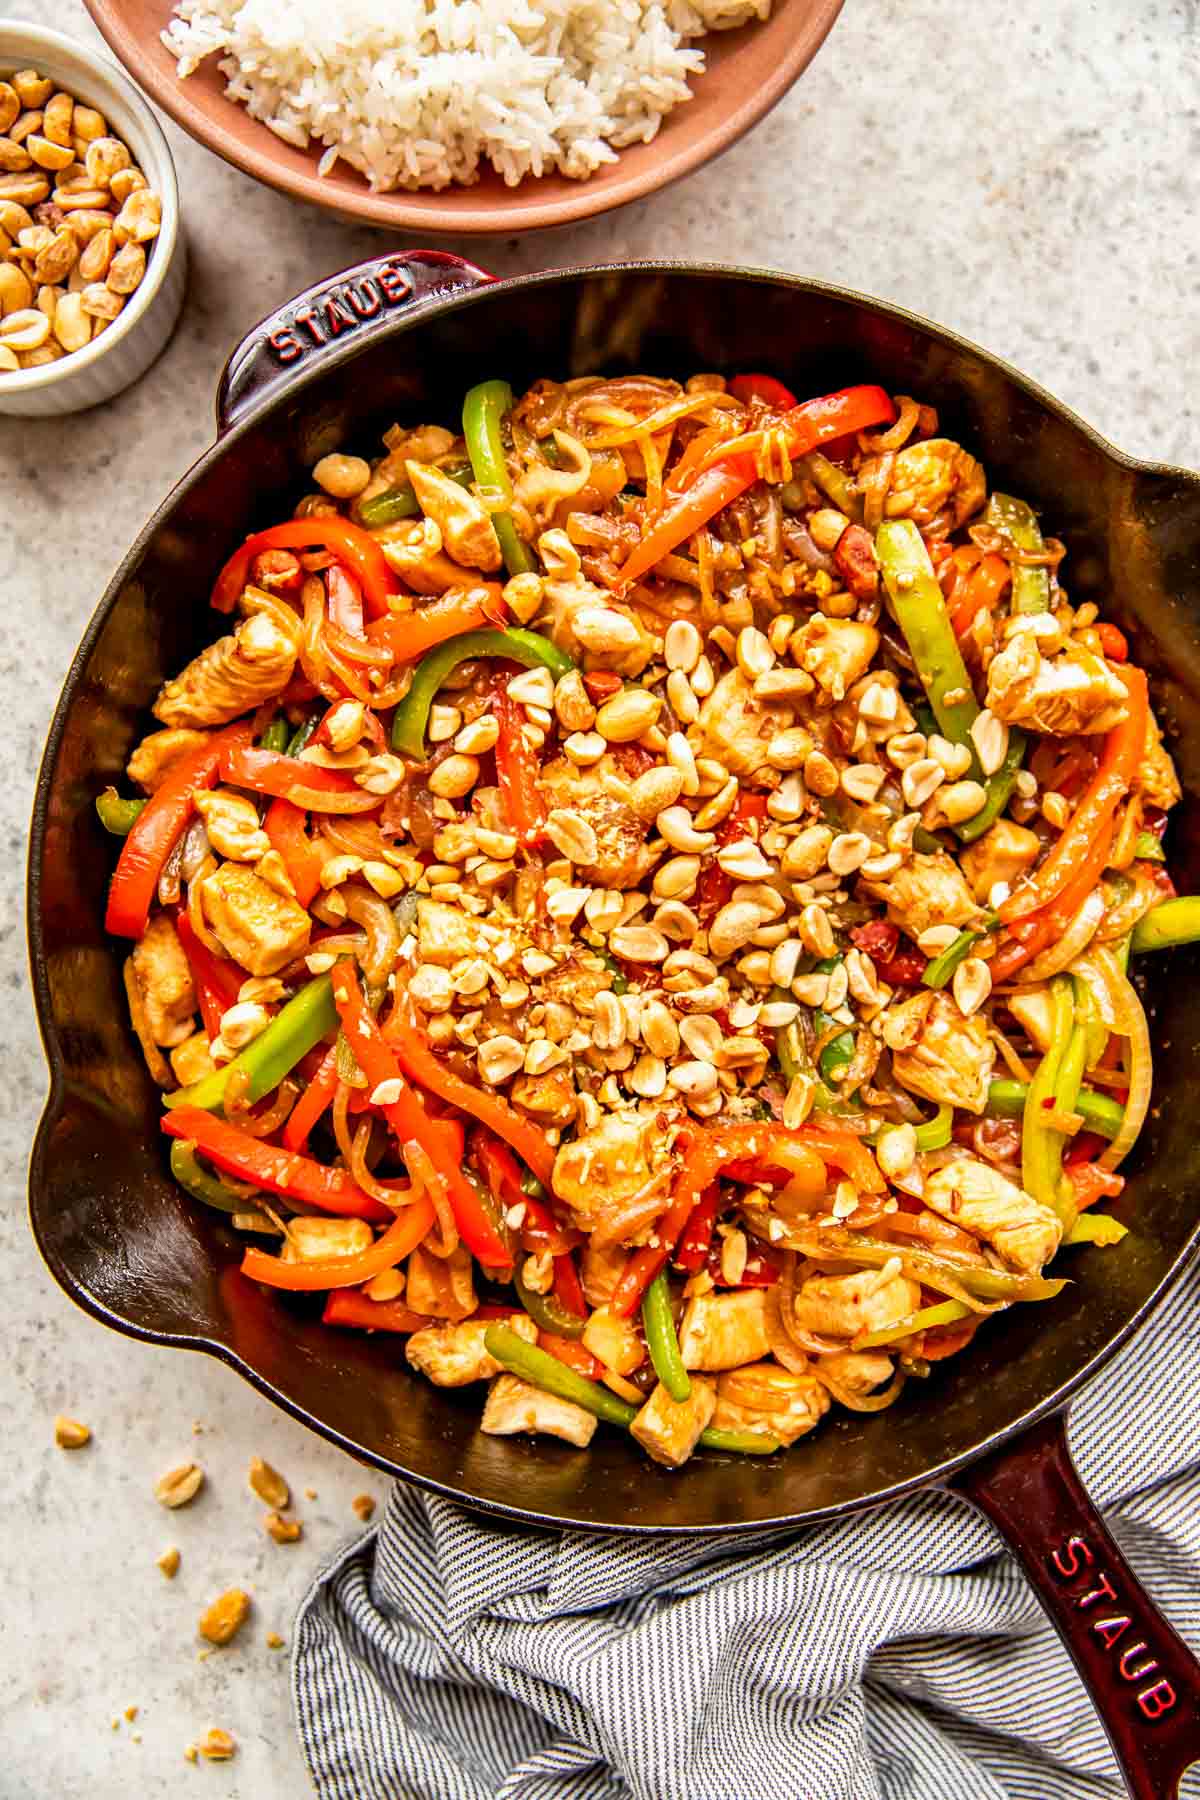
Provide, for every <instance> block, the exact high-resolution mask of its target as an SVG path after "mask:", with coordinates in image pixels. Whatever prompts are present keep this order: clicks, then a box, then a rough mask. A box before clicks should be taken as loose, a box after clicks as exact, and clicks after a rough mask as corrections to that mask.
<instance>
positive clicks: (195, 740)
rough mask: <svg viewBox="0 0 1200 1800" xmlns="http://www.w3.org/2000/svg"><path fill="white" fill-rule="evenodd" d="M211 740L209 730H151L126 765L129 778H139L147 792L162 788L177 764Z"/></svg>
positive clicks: (138, 782)
mask: <svg viewBox="0 0 1200 1800" xmlns="http://www.w3.org/2000/svg"><path fill="white" fill-rule="evenodd" d="M207 740H208V733H207V732H206V731H189V730H183V729H177V730H174V731H170V730H168V731H152V732H151V733H150V735H149V737H144V738H143V739H142V741H141V743H140V744H139V745H138V747H137V749H136V750H135V751H134V753H133V755H132V756H131V757H130V759H129V761H128V763H127V764H126V766H125V773H126V774H127V775H128V777H129V779H130V781H136V782H137V784H138V786H139V787H140V788H144V789H145V791H146V793H148V794H153V793H154V792H155V791H156V790H157V789H158V788H160V787H161V786H162V784H163V782H164V781H165V780H166V778H167V776H168V775H169V774H170V773H171V770H172V769H173V768H174V767H175V764H176V763H177V762H179V761H181V760H182V758H183V757H185V756H190V755H191V753H192V751H193V750H199V748H200V746H201V744H203V743H206V742H207Z"/></svg>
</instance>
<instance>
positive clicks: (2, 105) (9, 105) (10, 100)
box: [0, 81, 21, 132]
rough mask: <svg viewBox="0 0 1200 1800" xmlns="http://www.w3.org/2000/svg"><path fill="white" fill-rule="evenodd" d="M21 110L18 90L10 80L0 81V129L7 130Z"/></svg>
mask: <svg viewBox="0 0 1200 1800" xmlns="http://www.w3.org/2000/svg"><path fill="white" fill-rule="evenodd" d="M20 110H21V102H20V99H19V98H18V95H17V90H16V88H15V87H13V85H12V83H11V82H10V81H0V131H5V132H6V131H7V130H8V128H9V126H10V125H11V124H12V122H13V120H14V119H15V118H16V116H17V114H18V113H19V112H20Z"/></svg>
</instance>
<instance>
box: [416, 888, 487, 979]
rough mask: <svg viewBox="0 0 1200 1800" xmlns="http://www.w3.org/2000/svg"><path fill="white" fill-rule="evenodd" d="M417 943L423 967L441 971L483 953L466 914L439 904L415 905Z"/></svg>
mask: <svg viewBox="0 0 1200 1800" xmlns="http://www.w3.org/2000/svg"><path fill="white" fill-rule="evenodd" d="M417 943H418V947H419V950H420V957H421V961H422V962H423V963H440V965H441V966H442V968H444V969H449V968H451V967H452V966H453V964H454V963H456V962H463V961H464V960H465V959H466V958H467V957H469V956H479V955H480V954H481V953H482V952H483V951H484V950H485V949H486V945H485V944H484V941H483V939H482V938H481V937H480V935H479V932H478V930H477V929H476V926H475V921H474V920H473V919H472V918H471V916H470V914H469V913H465V912H460V910H459V908H458V907H457V906H448V905H447V904H446V903H445V902H444V901H442V900H418V901H417Z"/></svg>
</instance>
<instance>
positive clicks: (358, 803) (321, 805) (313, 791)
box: [286, 696, 383, 813]
mask: <svg viewBox="0 0 1200 1800" xmlns="http://www.w3.org/2000/svg"><path fill="white" fill-rule="evenodd" d="M340 697H341V696H339V698H340ZM286 798H287V799H289V800H290V801H291V803H292V805H293V806H298V807H299V808H300V810H301V812H318V813H367V812H378V811H379V808H380V807H381V806H382V805H383V802H382V800H381V799H380V798H379V795H378V794H367V793H364V792H362V791H361V790H360V791H359V792H358V793H354V794H352V793H351V792H350V791H349V789H344V790H343V791H341V792H339V793H335V792H334V791H333V790H332V789H327V788H306V787H300V786H296V787H293V788H289V789H288V791H287V796H286Z"/></svg>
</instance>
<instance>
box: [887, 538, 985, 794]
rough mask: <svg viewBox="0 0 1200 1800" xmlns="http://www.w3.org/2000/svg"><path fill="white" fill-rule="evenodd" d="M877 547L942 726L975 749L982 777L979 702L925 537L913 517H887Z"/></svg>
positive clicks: (974, 765) (974, 767)
mask: <svg viewBox="0 0 1200 1800" xmlns="http://www.w3.org/2000/svg"><path fill="white" fill-rule="evenodd" d="M875 552H876V555H877V556H878V558H879V566H880V569H881V571H882V573H883V579H884V584H885V586H886V587H887V591H888V598H889V599H890V600H891V603H892V610H893V612H894V613H895V615H896V623H897V624H898V625H899V627H900V630H901V631H902V632H903V634H904V641H905V643H906V644H907V645H908V648H909V650H910V652H911V653H912V659H913V663H914V664H915V666H916V671H917V676H918V679H919V680H920V683H921V686H922V687H923V688H924V689H925V692H926V694H927V695H928V696H929V704H930V706H931V707H932V708H933V716H934V718H935V719H936V720H937V726H938V730H939V731H940V732H941V734H942V736H943V737H944V738H947V739H948V740H949V741H950V743H952V744H963V745H965V747H966V748H967V749H968V750H969V751H970V752H971V768H970V771H969V773H970V774H971V775H973V776H974V778H975V779H976V780H979V778H980V775H981V774H982V771H981V769H980V767H979V757H978V755H977V753H976V750H975V745H974V742H973V741H972V738H971V727H972V725H973V724H974V723H975V720H976V719H977V718H978V717H979V705H978V703H977V701H976V699H975V694H974V690H973V689H972V687H971V677H970V676H969V675H968V673H967V665H966V663H965V662H964V661H963V659H962V651H961V650H960V649H959V647H958V639H957V638H956V637H955V635H954V628H953V626H952V625H951V623H950V614H949V613H948V611H947V610H946V601H945V597H944V596H943V594H942V590H941V588H940V587H939V586H938V580H937V576H936V575H935V574H934V572H933V564H932V563H931V562H930V560H929V552H928V550H927V549H926V548H925V540H924V539H923V538H922V536H921V534H920V532H919V531H918V530H917V528H916V526H915V525H914V524H913V522H912V520H911V519H885V520H884V522H883V524H882V525H881V526H880V527H879V530H878V531H877V532H876V534H875ZM948 696H954V697H953V698H948Z"/></svg>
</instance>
